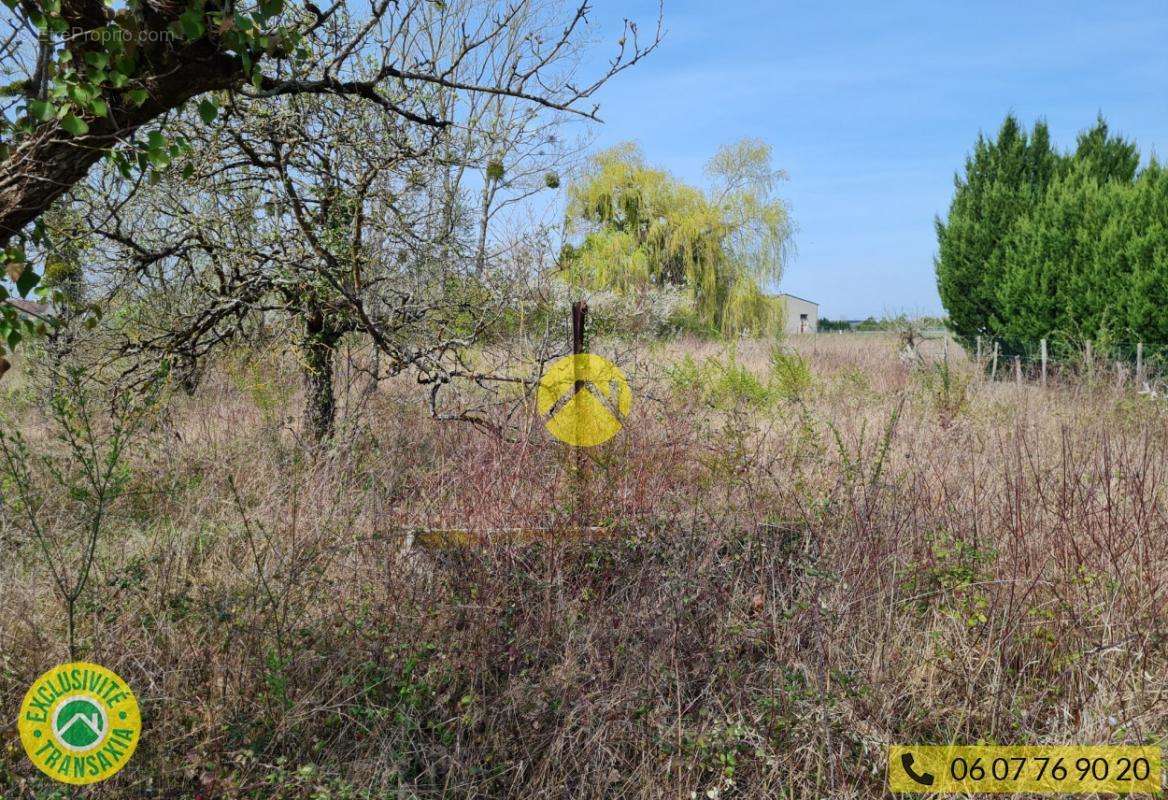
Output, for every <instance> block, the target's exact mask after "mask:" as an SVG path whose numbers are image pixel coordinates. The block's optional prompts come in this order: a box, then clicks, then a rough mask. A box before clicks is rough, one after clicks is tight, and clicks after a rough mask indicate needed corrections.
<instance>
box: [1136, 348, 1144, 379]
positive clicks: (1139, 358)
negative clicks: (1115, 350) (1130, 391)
mask: <svg viewBox="0 0 1168 800" xmlns="http://www.w3.org/2000/svg"><path fill="white" fill-rule="evenodd" d="M1136 388H1137V389H1143V388H1144V343H1143V342H1136Z"/></svg>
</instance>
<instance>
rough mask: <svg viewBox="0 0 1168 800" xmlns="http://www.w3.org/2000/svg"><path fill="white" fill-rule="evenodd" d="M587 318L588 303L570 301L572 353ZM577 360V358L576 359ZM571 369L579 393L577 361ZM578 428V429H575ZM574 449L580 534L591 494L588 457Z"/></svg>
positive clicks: (580, 346) (579, 348)
mask: <svg viewBox="0 0 1168 800" xmlns="http://www.w3.org/2000/svg"><path fill="white" fill-rule="evenodd" d="M587 318H588V303H587V302H585V301H583V300H577V301H576V302H574V303H572V355H574V356H578V355H581V354H583V353H584V352H585V350H584V323H585V322H586V321H587ZM576 361H579V359H576ZM573 371H574V373H575V376H576V384H575V389H574V391H575V392H576V393H579V392H580V390H581V389H583V388H584V381H583V379H582V378H581V377H580V365H579V364H578V363H577V364H575V365H574V366H573ZM576 421H577V425H579V423H580V418H579V417H577V418H576ZM577 430H579V429H577ZM573 449H574V450H575V451H576V482H577V483H576V491H577V494H576V503H577V507H576V524H577V525H578V526H579V527H580V532H581V535H582V533H583V530H584V528H585V527H587V526H588V525H589V523H590V519H589V517H590V516H591V514H590V512H591V509H590V506H591V498H590V497H589V495H590V494H591V492H590V489H591V486H590V478H591V476H590V475H589V474H588V472H589V470H588V458H587V456H585V455H584V448H583V447H580V446H578V445H577V446H576V447H574V448H573Z"/></svg>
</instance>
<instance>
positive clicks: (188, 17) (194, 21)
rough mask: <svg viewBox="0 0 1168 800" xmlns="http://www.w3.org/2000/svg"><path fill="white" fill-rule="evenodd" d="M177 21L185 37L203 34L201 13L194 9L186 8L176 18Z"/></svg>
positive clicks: (195, 37)
mask: <svg viewBox="0 0 1168 800" xmlns="http://www.w3.org/2000/svg"><path fill="white" fill-rule="evenodd" d="M178 22H179V25H181V26H182V31H183V33H184V34H186V35H187V38H190V39H198V38H199V37H200V36H202V35H203V30H204V28H203V15H202V14H201V13H200V12H199V11H197V10H196V9H193V8H188V9H187V10H186V11H184V12H183V14H182V16H181V17H179V18H178Z"/></svg>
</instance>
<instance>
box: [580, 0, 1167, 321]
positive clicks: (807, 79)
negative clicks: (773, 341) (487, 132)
mask: <svg viewBox="0 0 1168 800" xmlns="http://www.w3.org/2000/svg"><path fill="white" fill-rule="evenodd" d="M596 6H597V8H596V10H595V11H594V13H593V15H592V24H593V28H594V29H595V31H596V33H597V36H598V41H597V46H596V51H595V52H596V55H597V56H598V57H599V56H601V55H607V54H608V53H609V52H610V51H609V47H610V46H611V42H612V40H613V38H614V37H615V34H616V32H617V31H618V30H619V26H620V23H621V19H622V17H624V16H628V17H630V18H632V19H634V20H637V21H639V22H640V23H641V27H642V29H645V28H649V27H651V25H652V23H653V22H654V20H655V17H656V2H654V1H653V0H631V1H629V2H626V1H625V0H620V1H619V2H618V1H617V0H597V2H596ZM665 27H666V30H667V35H666V40H665V42H664V44H663V45H662V46H661V49H660V50H659V51H658V52H657V53H656V54H654V55H653V56H652V57H650V58H649V59H648V60H647V61H645V62H644V63H642V64H641V65H638V66H637V67H634V68H633V69H632V70H631V71H629V72H626V73H624V74H623V75H621V76H620V77H618V78H617V79H616V80H615V81H613V82H612V83H611V84H609V85H608V86H606V87H605V88H604V89H603V90H602V91H601V93H600V95H599V98H598V99H599V101H600V103H601V111H600V114H601V116H602V117H603V118H604V120H605V124H604V125H601V126H596V127H595V129H594V131H593V133H594V134H595V135H596V145H597V146H598V147H603V146H606V145H610V144H614V143H617V142H621V141H626V140H630V139H633V140H636V141H638V142H640V143H641V145H642V147H643V148H644V150H645V153H646V155H647V157H648V159H649V160H650V162H652V163H654V164H655V165H657V166H660V167H664V168H666V169H668V170H670V171H671V172H673V173H675V174H676V175H678V176H680V177H682V178H684V179H687V180H690V181H692V182H696V183H700V182H701V181H702V167H703V165H704V163H705V161H706V159H708V158H709V156H710V155H712V154H713V153H714V151H715V150H716V149H717V148H718V146H719V145H721V144H723V143H726V142H730V141H734V140H736V139H738V138H741V137H742V136H754V137H759V138H762V139H764V140H766V141H767V142H769V143H770V144H771V145H772V146H773V147H774V152H775V163H776V166H778V167H781V168H783V169H785V170H786V171H787V172H788V173H789V175H790V180H789V181H788V182H786V183H785V184H784V185H783V186H782V188H781V194H782V196H783V197H784V198H785V199H786V200H787V201H788V202H789V204H790V206H791V211H792V215H793V217H794V220H795V223H796V225H797V226H798V233H797V235H796V247H797V251H796V255H795V257H794V258H793V259H792V261H791V263H790V264H789V265H788V267H787V271H786V274H785V276H784V278H783V281H782V284H781V288H782V289H783V290H784V291H789V292H791V293H792V294H796V295H800V296H802V297H807V298H809V299H812V300H816V301H818V302H819V303H820V313H821V315H823V316H828V317H833V318H836V317H845V318H859V317H866V316H868V315H876V316H879V315H881V314H885V313H900V312H906V313H939V312H940V311H941V310H942V309H941V303H940V300H939V298H938V296H937V291H936V282H935V279H934V275H933V255H934V253H935V251H936V240H935V236H934V232H933V218H934V215H936V214H937V213H942V214H943V213H944V212H945V210H946V209H947V208H948V203H949V199H950V197H951V195H952V189H953V173H954V171H955V170H957V169H958V168H960V167H961V165H962V163H963V161H964V158H965V156H966V154H967V153H968V152H969V150H970V149H971V147H972V145H973V142H974V140H975V139H976V137H977V134H978V131H982V130H984V131H987V132H992V131H996V129H997V127H998V126H999V125H1000V124H1001V121H1002V118H1003V117H1004V116H1005V115H1006V114H1007V113H1008V112H1011V111H1012V112H1014V113H1015V114H1016V115H1018V116H1019V117H1020V118H1021V119H1022V120H1023V121H1024V122H1025V123H1026V124H1027V125H1029V124H1030V123H1031V122H1033V120H1034V119H1036V118H1039V117H1043V118H1045V119H1046V120H1047V122H1048V123H1049V124H1050V126H1051V132H1052V135H1053V137H1054V140H1055V143H1056V144H1057V145H1058V146H1060V147H1063V148H1066V147H1070V146H1071V145H1073V143H1074V138H1075V135H1076V134H1077V133H1078V132H1079V131H1080V130H1082V129H1083V128H1085V127H1087V126H1088V125H1090V124H1091V123H1092V122H1093V121H1094V119H1095V116H1096V114H1097V113H1098V112H1102V113H1103V114H1104V116H1105V117H1106V118H1107V119H1108V121H1109V122H1110V123H1111V126H1112V129H1113V130H1114V131H1118V132H1120V133H1122V134H1123V135H1125V136H1127V137H1128V138H1132V139H1135V140H1136V141H1137V142H1138V143H1139V145H1140V148H1141V151H1142V152H1143V153H1144V155H1145V157H1147V156H1148V155H1149V154H1150V153H1152V152H1156V153H1158V154H1159V155H1160V157H1161V158H1162V159H1163V158H1164V157H1168V0H1155V1H1154V2H1127V1H1126V0H1125V1H1124V2H1115V3H1111V2H1091V3H1086V2H1059V3H1055V2H1032V1H1031V0H1021V2H1018V1H1016V2H1011V3H1005V2H977V3H973V2H937V1H936V0H932V1H931V2H916V3H880V4H876V3H870V2H853V3H841V4H833V7H828V4H824V3H813V2H800V3H785V2H771V3H767V2H755V1H747V0H722V2H710V1H709V0H666V3H665Z"/></svg>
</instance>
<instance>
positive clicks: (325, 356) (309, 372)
mask: <svg viewBox="0 0 1168 800" xmlns="http://www.w3.org/2000/svg"><path fill="white" fill-rule="evenodd" d="M304 327H305V335H304V342H303V344H302V345H301V355H302V357H303V359H304V432H305V434H307V435H308V437H309V439H310V440H311V441H312V442H313V443H314V444H319V443H321V442H323V441H325V440H327V439H329V438H330V437H331V436H332V434H333V423H334V421H335V419H336V415H337V401H336V397H335V395H334V394H333V370H334V362H335V359H336V352H337V342H339V341H340V338H341V337H340V334H339V333H338V332H337V330H336V329H335V328H333V327H332V326H330V325H329V324H328V322H327V320H326V319H325V314H324V313H323V312H322V311H320V310H314V311H312V312H311V313H310V314H309V315H308V319H307V321H306V323H305V326H304Z"/></svg>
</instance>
